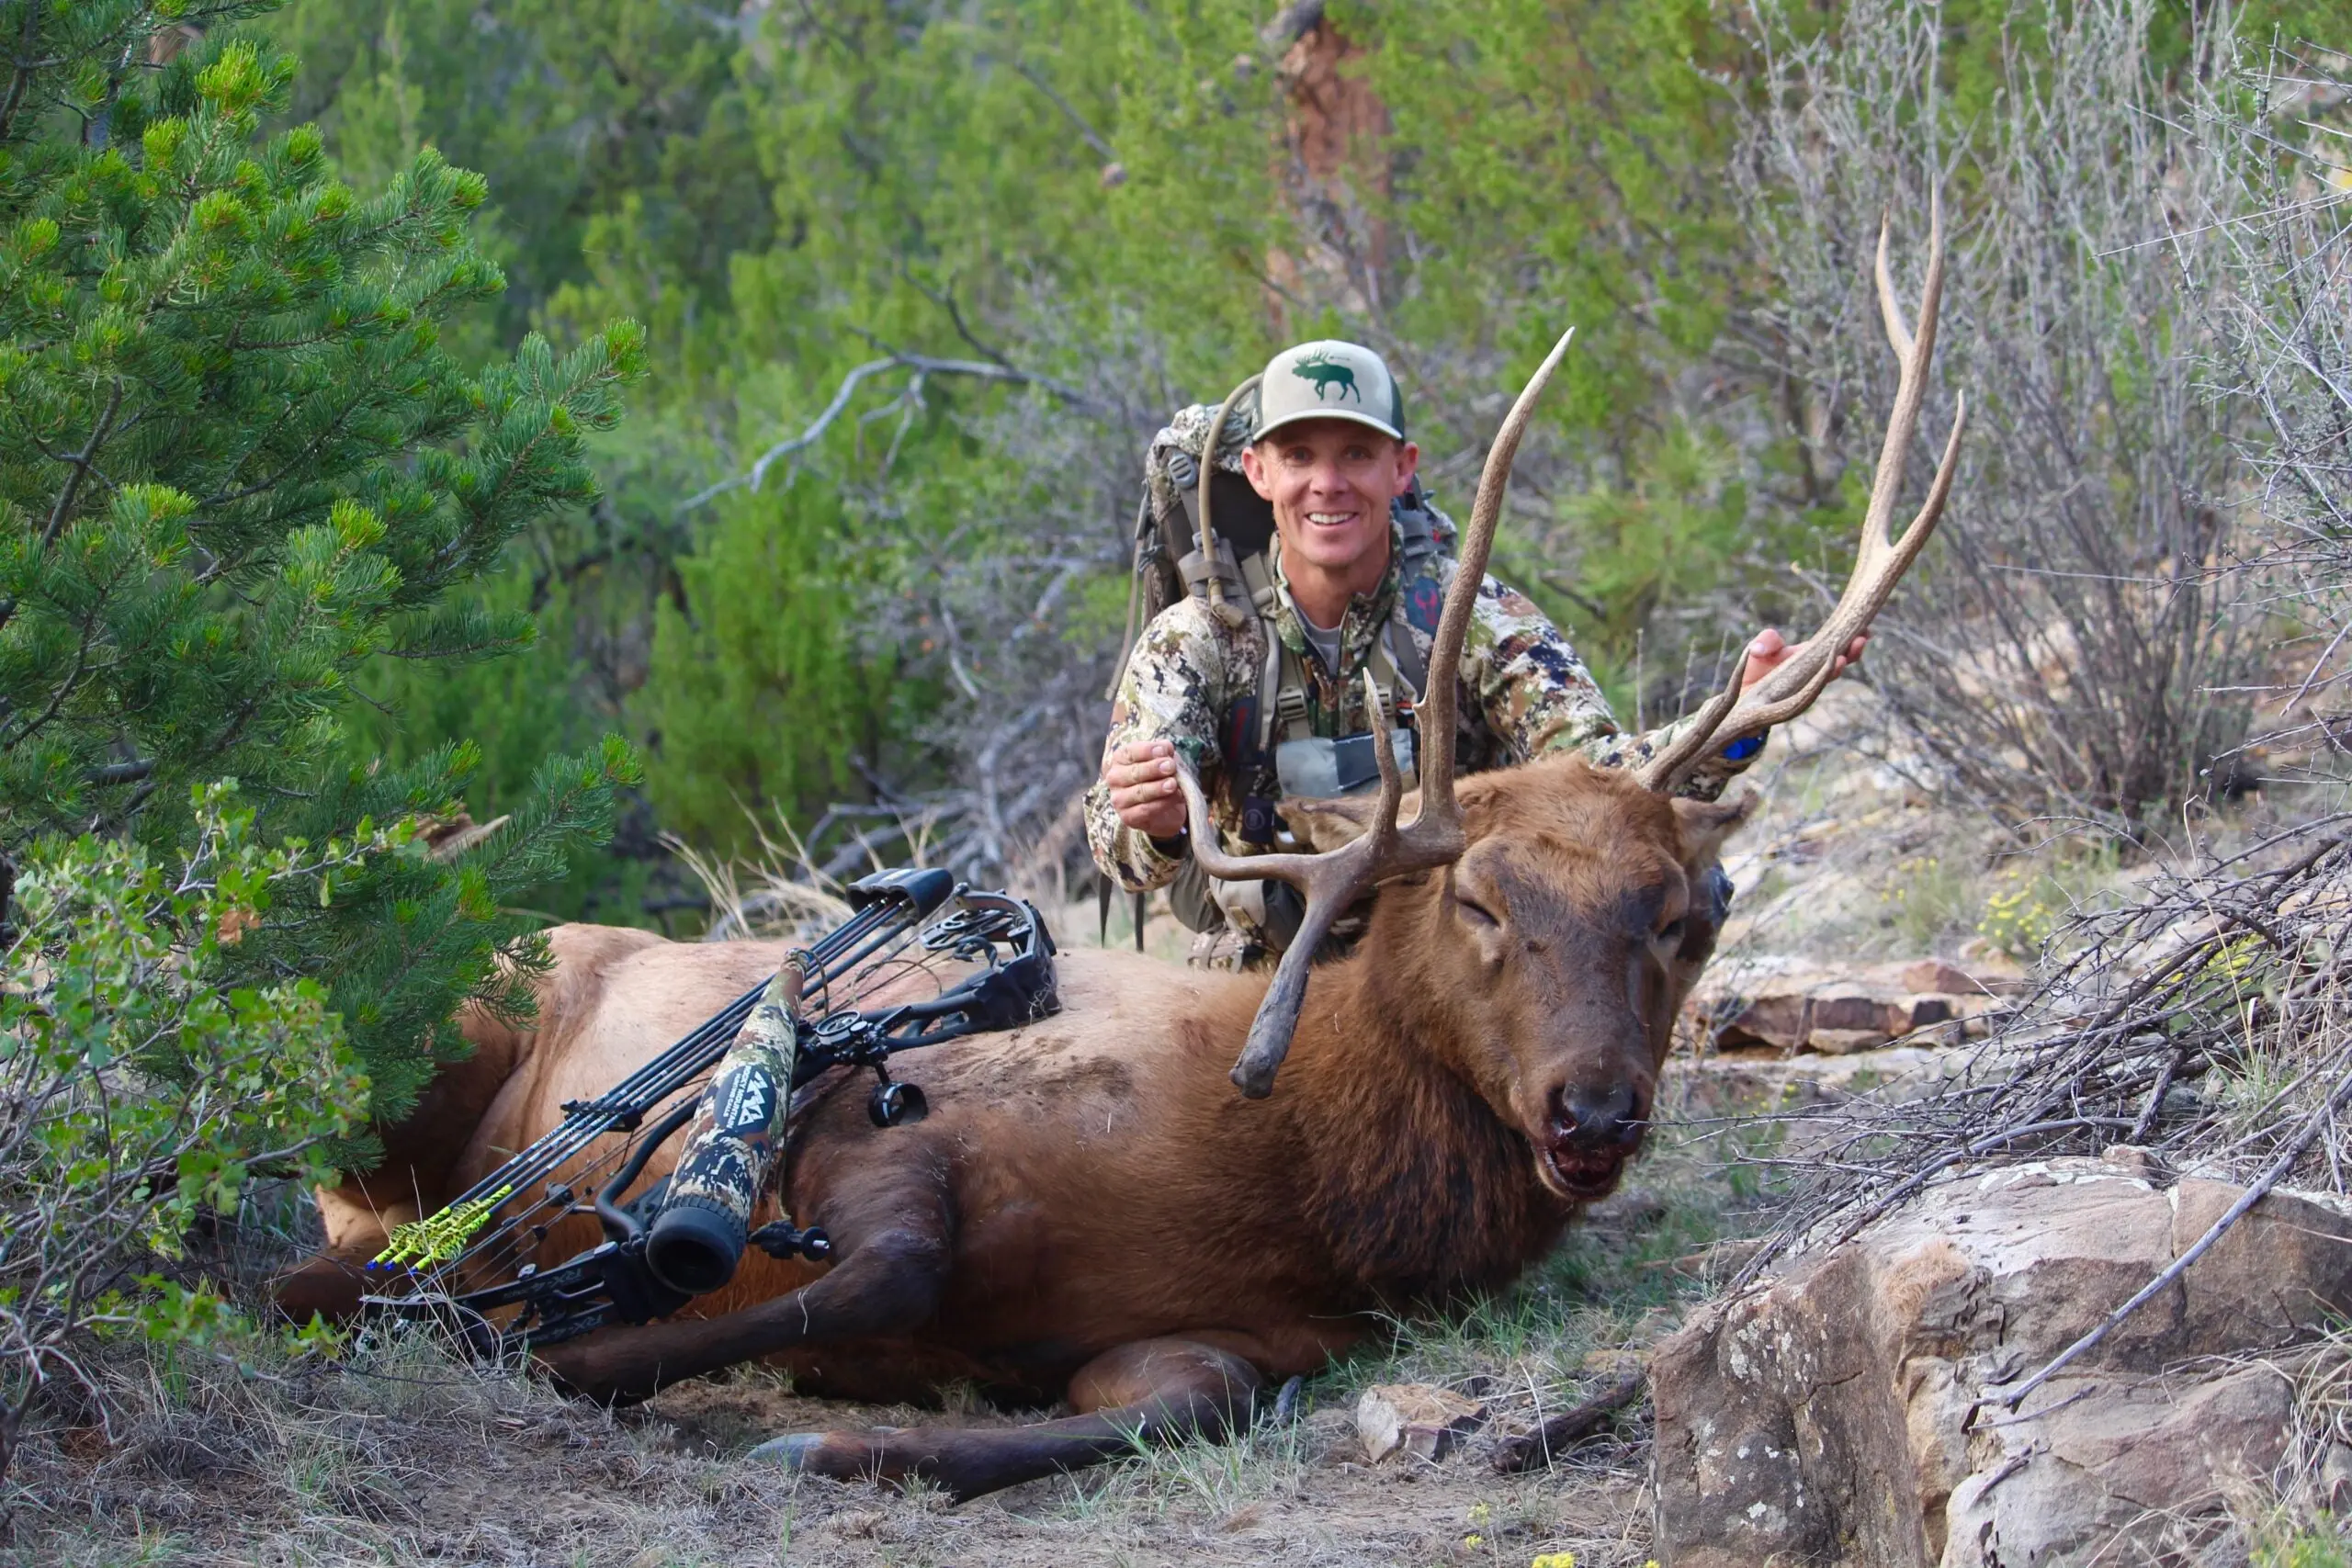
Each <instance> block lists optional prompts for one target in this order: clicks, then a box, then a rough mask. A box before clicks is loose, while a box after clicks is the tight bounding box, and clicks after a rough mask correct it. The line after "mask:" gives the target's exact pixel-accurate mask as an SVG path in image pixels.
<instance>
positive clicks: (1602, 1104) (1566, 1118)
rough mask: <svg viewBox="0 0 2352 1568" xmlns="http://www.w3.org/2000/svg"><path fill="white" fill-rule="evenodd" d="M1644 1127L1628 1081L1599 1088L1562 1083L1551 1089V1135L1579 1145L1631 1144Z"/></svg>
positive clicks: (1590, 1147) (1586, 1146)
mask: <svg viewBox="0 0 2352 1568" xmlns="http://www.w3.org/2000/svg"><path fill="white" fill-rule="evenodd" d="M1643 1126H1644V1123H1643V1122H1642V1120H1641V1119H1640V1117H1639V1116H1638V1115H1637V1114H1636V1107H1635V1105H1634V1087H1633V1085H1631V1084H1622V1083H1621V1084H1611V1085H1608V1086H1606V1087H1605V1088H1600V1089H1591V1088H1586V1087H1581V1086H1578V1085H1576V1084H1562V1085H1561V1086H1560V1087H1559V1088H1557V1089H1554V1090H1553V1091H1552V1135H1553V1136H1554V1137H1555V1138H1559V1139H1561V1140H1563V1141H1564V1142H1566V1143H1570V1144H1573V1145H1577V1147H1578V1148H1587V1149H1600V1148H1611V1147H1614V1146H1616V1145H1623V1144H1631V1143H1634V1142H1635V1141H1636V1140H1638V1139H1639V1138H1640V1137H1641V1135H1642V1128H1643Z"/></svg>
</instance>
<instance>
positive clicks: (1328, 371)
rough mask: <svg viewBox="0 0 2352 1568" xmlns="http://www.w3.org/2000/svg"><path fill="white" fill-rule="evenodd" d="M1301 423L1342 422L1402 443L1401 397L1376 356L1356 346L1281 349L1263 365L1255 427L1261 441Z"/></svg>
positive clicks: (1325, 342) (1323, 343) (1328, 342)
mask: <svg viewBox="0 0 2352 1568" xmlns="http://www.w3.org/2000/svg"><path fill="white" fill-rule="evenodd" d="M1303 419H1344V420H1351V421H1352V422H1354V423H1357V424H1368V425H1370V426H1371V427H1372V428H1373V429H1374V430H1377V431H1379V432H1380V433H1381V434H1384V435H1392V436H1395V437H1396V438H1397V440H1399V441H1402V440H1404V439H1405V395H1404V394H1403V393H1402V392H1399V391H1398V390H1397V378H1395V377H1394V376H1391V375H1390V374H1389V373H1388V367H1387V366H1386V365H1385V364H1384V363H1382V361H1381V357H1380V355H1376V354H1374V353H1373V352H1372V350H1370V349H1368V348H1366V347H1364V346H1363V344H1360V343H1341V342H1340V341H1338V340H1337V339H1333V338H1326V339H1322V340H1319V341H1317V342H1315V343H1302V344H1295V345H1294V346H1292V347H1290V348H1286V349H1283V351H1282V352H1281V353H1280V354H1277V355H1274V357H1273V358H1272V360H1270V361H1268V362H1267V365H1266V374H1265V377H1264V378H1263V379H1262V380H1261V381H1260V382H1259V383H1258V423H1257V427H1256V428H1255V429H1253V430H1251V431H1250V440H1252V441H1260V440H1263V439H1264V438H1265V437H1266V436H1267V435H1269V434H1272V433H1273V432H1274V431H1276V430H1279V429H1281V428H1282V427H1283V425H1285V424H1295V423H1298V422H1299V421H1300V420H1303Z"/></svg>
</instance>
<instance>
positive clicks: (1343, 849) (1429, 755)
mask: <svg viewBox="0 0 2352 1568" xmlns="http://www.w3.org/2000/svg"><path fill="white" fill-rule="evenodd" d="M1574 336H1576V329H1575V328H1573V327H1571V328H1569V329H1568V330H1567V331H1566V333H1562V334H1561V336H1560V341H1559V342H1558V343H1556V344H1554V345H1553V347H1552V352H1551V354H1550V355H1548V356H1547V357H1546V358H1545V359H1544V363H1543V364H1542V365H1541V366H1540V367H1537V369H1536V372H1535V374H1534V375H1533V376H1532V377H1531V378H1529V379H1528V383H1527V386H1526V388H1525V389H1523V390H1521V393H1520V394H1519V400H1518V401H1517V402H1515V403H1513V404H1511V408H1510V413H1509V414H1507V415H1505V416H1504V418H1503V423H1502V428H1501V429H1500V430H1498V431H1497V432H1496V433H1495V444H1494V445H1493V446H1491V447H1489V448H1488V449H1487V467H1486V471H1485V472H1484V473H1482V474H1481V475H1480V476H1479V478H1478V498H1477V500H1476V502H1473V503H1472V505H1471V508H1470V526H1469V527H1468V528H1467V529H1466V530H1464V533H1463V536H1462V550H1461V562H1460V565H1459V566H1458V568H1457V569H1456V570H1455V572H1454V578H1453V591H1452V592H1450V593H1448V594H1447V595H1446V600H1445V613H1444V615H1442V616H1441V617H1440V618H1439V620H1438V624H1437V637H1436V640H1435V642H1434V643H1433V644H1432V646H1431V647H1430V664H1429V671H1428V673H1427V675H1426V676H1425V677H1424V679H1423V682H1422V685H1423V688H1424V689H1423V691H1422V692H1421V694H1420V698H1419V709H1418V725H1417V728H1419V731H1420V734H1421V737H1422V739H1421V745H1420V747H1419V761H1420V774H1421V803H1420V809H1419V811H1418V812H1417V813H1416V814H1415V815H1414V818H1413V820H1412V821H1411V822H1409V823H1408V824H1407V825H1406V826H1404V827H1402V828H1399V827H1398V826H1397V807H1398V806H1399V805H1400V804H1401V803H1402V802H1403V800H1404V798H1405V784H1404V780H1403V779H1402V777H1400V776H1399V775H1398V773H1397V758H1396V754H1395V752H1394V751H1393V750H1391V743H1390V740H1389V735H1388V716H1387V714H1386V712H1385V711H1384V710H1383V708H1382V706H1381V703H1380V696H1379V693H1378V691H1377V690H1376V689H1375V688H1374V685H1373V683H1372V676H1371V673H1370V672H1369V671H1367V672H1366V673H1365V675H1364V694H1365V703H1366V705H1367V706H1369V707H1370V709H1371V710H1372V727H1373V751H1374V755H1375V756H1376V757H1377V758H1378V760H1379V762H1380V807H1379V810H1378V813H1377V815H1376V816H1375V818H1374V822H1373V826H1372V829H1371V830H1370V831H1368V832H1366V833H1364V834H1363V836H1362V837H1361V838H1357V839H1354V840H1351V841H1349V842H1348V843H1346V844H1343V845H1341V846H1340V848H1338V849H1336V850H1331V851H1329V852H1325V853H1322V854H1269V855H1231V854H1227V853H1226V852H1225V850H1224V847H1223V846H1222V845H1221V844H1220V843H1219V842H1218V841H1217V835H1216V825H1215V824H1214V823H1212V822H1211V821H1210V820H1209V806H1208V800H1207V797H1206V796H1205V795H1203V794H1202V791H1201V783H1200V780H1199V779H1198V778H1196V777H1194V776H1193V771H1192V769H1191V768H1189V767H1186V766H1182V765H1181V764H1180V765H1179V766H1178V768H1177V770H1176V777H1177V781H1178V782H1179V783H1180V784H1182V785H1183V789H1184V803H1185V806H1186V807H1187V808H1188V810H1189V813H1190V817H1191V821H1192V838H1193V858H1194V859H1195V860H1197V861H1199V862H1200V863H1201V869H1202V870H1203V871H1204V872H1206V873H1208V874H1210V875H1211V876H1215V877H1218V878H1221V879H1223V880H1224V881H1227V882H1248V881H1256V880H1264V879H1271V880H1272V881H1276V882H1287V883H1289V884H1290V885H1291V886H1293V887H1295V888H1297V889H1298V890H1299V891H1300V892H1301V893H1303V894H1305V895H1306V914H1305V916H1304V917H1303V918H1302V919H1300V920H1299V923H1298V934H1297V935H1296V936H1294V937H1293V938H1291V942H1290V947H1289V949H1288V950H1287V951H1285V952H1284V953H1283V958H1282V963H1281V964H1280V965H1279V966H1278V967H1277V968H1276V969H1275V970H1274V983H1273V984H1272V986H1271V987H1268V988H1267V991H1266V999H1265V1000H1264V1001H1262V1002H1261V1003H1259V1004H1258V1017H1257V1020H1256V1021H1254V1022H1253V1023H1251V1024H1250V1043H1248V1044H1247V1045H1246V1046H1244V1047H1243V1048H1242V1052H1241V1059H1240V1060H1239V1061H1238V1062H1236V1063H1234V1064H1233V1081H1234V1083H1235V1085H1236V1086H1237V1087H1238V1088H1239V1089H1240V1090H1241V1092H1242V1093H1243V1094H1246V1095H1248V1096H1249V1097H1250V1099H1252V1100H1263V1099H1264V1098H1265V1097H1266V1096H1267V1095H1269V1094H1272V1092H1273V1089H1274V1074H1275V1073H1276V1072H1277V1071H1278V1070H1280V1068H1281V1067H1282V1065H1283V1055H1286V1054H1287V1053H1288V1052H1289V1050H1290V1037H1291V1032H1292V1031H1293V1030H1295V1028H1297V1026H1298V1010H1299V1006H1300V1004H1301V1003H1303V1002H1304V1001H1306V967H1307V965H1308V964H1309V963H1311V962H1312V961H1313V959H1314V955H1315V950H1316V948H1317V947H1318V946H1320V945H1322V942H1323V939H1324V937H1325V936H1327V935H1329V932H1330V930H1331V922H1332V921H1333V920H1335V919H1338V918H1339V916H1340V911H1341V910H1343V909H1345V908H1347V907H1348V906H1349V905H1351V904H1352V903H1354V902H1355V901H1356V899H1357V898H1358V897H1361V896H1362V895H1363V892H1364V890H1365V889H1367V888H1369V887H1371V886H1373V885H1374V883H1377V882H1381V881H1383V880H1385V879H1386V878H1388V877H1391V876H1400V875H1403V874H1405V873H1407V872H1413V871H1427V870H1429V869H1430V868H1431V867H1433V866H1441V865H1447V864H1450V863H1453V861H1454V860H1456V859H1458V858H1460V856H1461V854H1462V851H1463V847H1464V839H1463V833H1462V807H1461V806H1460V804H1459V803H1458V802H1456V801H1455V799H1454V798H1453V688H1454V682H1455V679H1456V677H1457V676H1458V674H1459V673H1460V671H1461V667H1462V645H1463V643H1464V641H1465V640H1466V639H1467V638H1468V637H1469V634H1470V615H1471V610H1472V607H1473V604H1474V603H1475V601H1476V599H1477V596H1478V585H1479V584H1480V583H1481V582H1483V581H1485V580H1486V575H1487V554H1488V553H1489V551H1490V550H1491V549H1492V547H1493V546H1494V542H1495V523H1496V521H1497V519H1498V518H1499V517H1500V516H1501V515H1502V510H1503V491H1504V489H1505V487H1506V486H1508V485H1509V483H1510V464H1511V459H1512V457H1515V456H1517V455H1518V452H1519V442H1520V438H1521V436H1522V435H1524V434H1526V432H1527V422H1528V420H1529V418H1530V417H1531V416H1532V414H1533V412H1534V411H1535V400H1536V398H1537V397H1538V396H1539V395H1540V394H1541V393H1542V392H1543V390H1544V383H1545V382H1547V381H1549V380H1550V379H1551V378H1552V372H1553V371H1555V370H1556V369H1558V368H1559V365H1560V361H1561V359H1562V358H1563V357H1564V356H1565V355H1566V354H1567V352H1568V340H1569V339H1570V338H1572V337H1574Z"/></svg>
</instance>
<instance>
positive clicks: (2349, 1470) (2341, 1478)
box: [2319, 1443, 2352, 1514]
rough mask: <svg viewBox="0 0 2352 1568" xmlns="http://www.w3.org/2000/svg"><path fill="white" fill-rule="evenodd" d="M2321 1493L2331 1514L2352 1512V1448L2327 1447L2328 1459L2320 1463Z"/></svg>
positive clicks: (2334, 1444)
mask: <svg viewBox="0 0 2352 1568" xmlns="http://www.w3.org/2000/svg"><path fill="white" fill-rule="evenodd" d="M2319 1493H2320V1500H2321V1501H2322V1502H2324V1503H2325V1504H2326V1505H2327V1511H2328V1512H2329V1513H2331V1514H2341V1513H2344V1512H2346V1510H2352V1448H2347V1447H2346V1446H2345V1445H2344V1444H2342V1443H2330V1444H2328V1445H2327V1457H2326V1458H2325V1459H2324V1460H2322V1461H2319Z"/></svg>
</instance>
